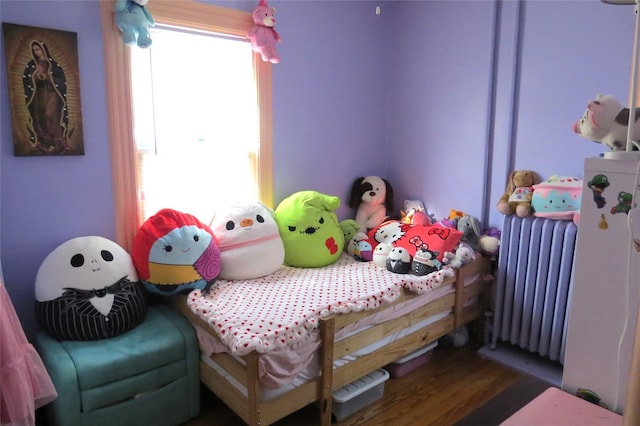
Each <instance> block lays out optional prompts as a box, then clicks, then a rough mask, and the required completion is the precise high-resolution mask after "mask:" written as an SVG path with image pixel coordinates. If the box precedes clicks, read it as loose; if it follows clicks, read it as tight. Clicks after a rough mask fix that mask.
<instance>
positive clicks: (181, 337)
mask: <svg viewBox="0 0 640 426" xmlns="http://www.w3.org/2000/svg"><path fill="white" fill-rule="evenodd" d="M35 346H36V348H37V350H38V352H39V353H40V356H41V357H42V360H43V361H44V364H45V366H46V367H47V370H48V372H49V375H50V376H51V379H52V380H53V383H54V385H55V387H56V390H57V391H58V397H57V398H56V399H55V400H54V401H53V402H51V403H50V404H48V405H46V406H45V407H43V408H42V410H43V418H44V420H45V422H46V425H47V426H54V425H60V426H74V425H105V426H106V425H109V426H112V425H119V426H120V425H136V426H139V425H178V424H180V423H184V422H186V421H188V420H189V419H191V418H193V417H195V416H197V415H198V414H199V412H200V373H199V349H198V342H197V339H196V334H195V331H194V329H193V327H192V326H191V324H190V323H189V322H188V321H187V320H186V319H185V318H184V317H183V316H182V315H180V314H179V313H177V312H176V311H174V310H172V309H171V308H169V307H167V306H165V305H162V304H158V305H152V306H149V310H148V312H147V315H146V317H145V319H144V321H142V323H140V324H139V325H138V326H137V327H135V328H133V329H132V330H130V331H128V332H126V333H124V334H121V335H119V336H116V337H113V338H110V339H102V340H93V341H70V340H62V341H60V340H56V339H54V338H53V337H51V336H50V335H48V334H46V333H44V332H41V333H39V334H37V336H36V338H35Z"/></svg>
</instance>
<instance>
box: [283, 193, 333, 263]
mask: <svg viewBox="0 0 640 426" xmlns="http://www.w3.org/2000/svg"><path fill="white" fill-rule="evenodd" d="M339 206H340V198H338V197H335V196H331V195H326V194H322V193H320V192H316V191H300V192H296V193H294V194H292V195H290V196H289V197H287V198H285V199H284V200H282V201H281V202H280V204H279V205H278V207H277V208H276V210H275V214H276V216H275V218H276V223H277V224H278V230H279V232H280V236H281V237H282V242H283V243H284V261H285V264H287V265H289V266H298V267H303V268H316V267H320V266H326V265H330V264H331V263H333V262H335V261H336V260H338V258H339V257H340V254H341V253H342V251H343V250H344V234H343V231H342V229H341V227H340V223H339V222H338V217H337V216H336V214H335V213H334V211H335V210H336V209H337V208H338V207H339Z"/></svg>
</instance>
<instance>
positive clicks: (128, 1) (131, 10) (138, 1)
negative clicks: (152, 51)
mask: <svg viewBox="0 0 640 426" xmlns="http://www.w3.org/2000/svg"><path fill="white" fill-rule="evenodd" d="M148 2H149V0H118V1H116V5H115V22H116V26H117V27H118V29H119V30H120V31H121V32H122V40H123V41H124V44H126V45H128V46H133V45H136V44H137V45H138V46H139V47H142V48H143V49H146V48H148V47H150V46H151V43H152V41H151V37H150V36H149V27H153V26H155V25H156V23H155V20H154V19H153V16H151V13H149V11H148V10H147V8H146V7H145V5H146V4H147V3H148Z"/></svg>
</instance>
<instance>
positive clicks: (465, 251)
mask: <svg viewBox="0 0 640 426" xmlns="http://www.w3.org/2000/svg"><path fill="white" fill-rule="evenodd" d="M474 260H476V254H475V251H474V250H473V249H472V248H471V247H470V246H468V245H466V244H460V245H459V246H458V247H457V248H456V251H455V253H454V252H450V251H445V252H444V259H442V263H444V264H446V265H449V266H451V267H452V268H455V269H458V268H460V267H461V266H462V265H466V264H467V263H470V262H473V261H474Z"/></svg>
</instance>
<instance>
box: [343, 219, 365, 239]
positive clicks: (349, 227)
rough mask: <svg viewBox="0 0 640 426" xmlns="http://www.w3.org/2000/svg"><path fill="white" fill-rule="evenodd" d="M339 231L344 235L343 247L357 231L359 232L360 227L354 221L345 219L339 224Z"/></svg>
mask: <svg viewBox="0 0 640 426" xmlns="http://www.w3.org/2000/svg"><path fill="white" fill-rule="evenodd" d="M340 229H342V235H344V243H345V245H346V244H347V243H348V242H349V241H351V238H353V237H354V236H355V235H356V234H357V233H358V231H359V230H360V225H358V222H356V221H355V220H354V219H345V220H343V221H342V222H340Z"/></svg>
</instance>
